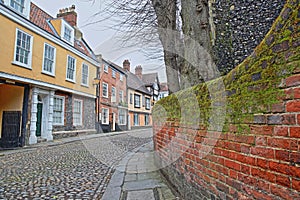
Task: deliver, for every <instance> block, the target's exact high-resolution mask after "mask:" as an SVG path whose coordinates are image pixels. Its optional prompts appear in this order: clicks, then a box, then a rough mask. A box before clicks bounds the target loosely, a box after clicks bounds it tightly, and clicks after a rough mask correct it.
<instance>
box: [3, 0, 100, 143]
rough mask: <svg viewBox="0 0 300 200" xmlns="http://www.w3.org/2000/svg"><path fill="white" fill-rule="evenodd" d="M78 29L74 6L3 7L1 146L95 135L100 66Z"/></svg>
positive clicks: (13, 2)
mask: <svg viewBox="0 0 300 200" xmlns="http://www.w3.org/2000/svg"><path fill="white" fill-rule="evenodd" d="M76 25H77V14H76V12H75V6H72V7H70V8H68V9H62V10H60V12H59V13H58V15H57V17H56V18H54V17H52V16H50V15H49V14H47V13H46V12H45V11H43V10H42V9H40V8H39V7H37V6H36V5H35V4H33V3H31V2H30V0H24V1H18V0H4V2H2V3H1V1H0V27H1V30H2V32H1V34H0V44H1V47H0V52H1V53H0V137H1V140H0V146H2V147H4V148H5V147H16V146H24V145H25V143H27V144H34V143H37V141H38V139H39V138H40V139H41V140H48V141H49V140H52V139H53V137H54V138H55V137H62V136H65V135H72V134H73V135H74V134H78V133H79V132H90V131H95V115H94V113H95V99H96V88H95V87H96V86H95V85H94V84H93V81H94V78H96V76H97V70H98V68H99V67H100V64H99V62H98V61H97V59H96V56H95V55H94V53H93V51H92V50H91V49H90V48H89V46H88V45H87V43H86V42H85V40H84V39H83V37H82V33H81V32H80V31H79V30H78V28H77V26H76Z"/></svg>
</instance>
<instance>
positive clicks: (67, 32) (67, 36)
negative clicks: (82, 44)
mask: <svg viewBox="0 0 300 200" xmlns="http://www.w3.org/2000/svg"><path fill="white" fill-rule="evenodd" d="M71 33H72V30H71V29H69V28H68V27H66V26H65V33H64V39H65V40H67V41H69V42H71Z"/></svg>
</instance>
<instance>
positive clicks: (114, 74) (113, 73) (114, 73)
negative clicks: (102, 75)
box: [111, 69, 117, 78]
mask: <svg viewBox="0 0 300 200" xmlns="http://www.w3.org/2000/svg"><path fill="white" fill-rule="evenodd" d="M111 76H112V77H113V78H116V76H117V72H116V70H114V69H112V72H111Z"/></svg>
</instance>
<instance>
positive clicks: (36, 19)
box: [29, 3, 96, 59]
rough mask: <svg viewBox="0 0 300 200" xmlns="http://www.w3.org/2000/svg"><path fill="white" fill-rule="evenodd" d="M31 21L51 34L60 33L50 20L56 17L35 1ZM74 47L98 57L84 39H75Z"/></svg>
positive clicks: (32, 4) (31, 11)
mask: <svg viewBox="0 0 300 200" xmlns="http://www.w3.org/2000/svg"><path fill="white" fill-rule="evenodd" d="M29 19H30V21H31V22H32V23H34V24H35V25H37V26H38V27H40V28H42V29H44V30H45V31H47V32H49V33H50V34H52V35H54V36H57V37H59V36H58V34H57V33H56V32H55V29H54V28H53V27H52V25H51V23H50V22H49V21H50V20H52V19H54V18H53V17H52V16H51V15H49V14H48V13H46V12H45V11H44V10H42V9H41V8H40V7H38V6H37V5H35V4H34V3H31V4H30V18H29ZM74 47H75V48H76V49H77V50H79V51H80V52H82V53H84V54H85V55H87V56H89V57H91V58H93V59H96V56H95V54H94V53H93V51H92V50H91V49H90V48H89V46H88V45H87V44H86V42H85V41H84V40H83V39H80V40H77V39H75V41H74Z"/></svg>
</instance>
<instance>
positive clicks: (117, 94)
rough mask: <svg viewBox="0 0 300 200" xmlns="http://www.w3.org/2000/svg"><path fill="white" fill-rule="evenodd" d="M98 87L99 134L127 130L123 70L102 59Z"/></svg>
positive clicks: (125, 80)
mask: <svg viewBox="0 0 300 200" xmlns="http://www.w3.org/2000/svg"><path fill="white" fill-rule="evenodd" d="M99 86H100V87H99V95H98V96H99V97H98V106H99V107H98V110H99V111H98V113H99V116H98V117H99V118H98V119H99V125H100V126H99V127H100V132H111V131H121V130H127V113H128V107H127V76H126V73H125V71H124V69H122V68H121V67H119V66H118V65H116V64H114V63H112V62H110V61H106V60H104V59H102V69H101V72H100V82H99Z"/></svg>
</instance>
